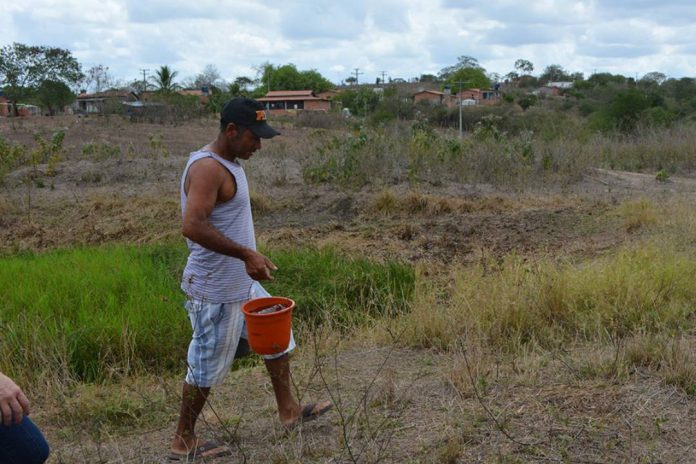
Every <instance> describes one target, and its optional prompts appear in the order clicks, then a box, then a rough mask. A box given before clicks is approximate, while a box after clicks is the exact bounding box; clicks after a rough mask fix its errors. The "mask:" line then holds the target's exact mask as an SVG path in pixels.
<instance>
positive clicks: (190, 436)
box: [171, 382, 210, 454]
mask: <svg viewBox="0 0 696 464" xmlns="http://www.w3.org/2000/svg"><path fill="white" fill-rule="evenodd" d="M209 393H210V388H205V387H196V386H194V385H189V384H188V383H186V382H184V386H183V388H182V392H181V409H180V410H179V422H178V423H177V426H176V435H175V436H174V440H173V441H172V446H171V448H172V451H174V452H177V453H182V454H187V453H188V452H189V451H191V450H192V449H193V448H195V447H196V446H198V444H197V441H196V433H195V428H196V420H197V419H198V416H199V415H200V413H201V411H202V410H203V406H205V401H206V400H207V399H208V394H209Z"/></svg>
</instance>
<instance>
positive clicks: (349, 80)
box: [344, 76, 358, 85]
mask: <svg viewBox="0 0 696 464" xmlns="http://www.w3.org/2000/svg"><path fill="white" fill-rule="evenodd" d="M344 81H345V83H346V84H348V85H353V84H355V83H356V82H357V81H358V80H357V79H356V78H355V76H348V77H346V78H345V79H344Z"/></svg>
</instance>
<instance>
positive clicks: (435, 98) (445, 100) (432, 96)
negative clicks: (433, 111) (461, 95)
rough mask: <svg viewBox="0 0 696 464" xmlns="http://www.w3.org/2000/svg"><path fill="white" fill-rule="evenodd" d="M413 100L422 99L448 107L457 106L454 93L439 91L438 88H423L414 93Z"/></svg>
mask: <svg viewBox="0 0 696 464" xmlns="http://www.w3.org/2000/svg"><path fill="white" fill-rule="evenodd" d="M413 101H414V102H415V103H418V102H420V101H427V102H429V103H432V104H433V105H445V106H447V107H448V108H451V107H452V106H456V104H457V103H456V100H455V98H454V97H453V96H452V94H449V93H445V92H438V91H437V90H421V91H420V92H418V93H416V94H414V95H413Z"/></svg>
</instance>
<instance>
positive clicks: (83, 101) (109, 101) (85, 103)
mask: <svg viewBox="0 0 696 464" xmlns="http://www.w3.org/2000/svg"><path fill="white" fill-rule="evenodd" d="M136 100H138V96H137V95H136V94H135V93H134V92H130V91H125V90H109V91H106V92H97V93H84V92H83V93H80V95H78V96H77V99H76V100H75V103H74V104H73V108H74V110H75V112H76V113H81V114H94V113H103V112H104V110H105V109H107V108H109V106H110V105H115V104H119V106H120V104H121V103H125V102H133V101H136Z"/></svg>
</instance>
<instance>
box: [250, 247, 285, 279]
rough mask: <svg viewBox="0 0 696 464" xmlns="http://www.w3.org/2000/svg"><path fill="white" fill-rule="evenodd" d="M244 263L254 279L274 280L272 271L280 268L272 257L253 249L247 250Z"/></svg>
mask: <svg viewBox="0 0 696 464" xmlns="http://www.w3.org/2000/svg"><path fill="white" fill-rule="evenodd" d="M244 264H245V265H246V272H247V274H249V277H251V278H252V279H254V280H273V276H272V275H271V272H272V271H277V270H278V268H277V267H276V265H275V264H273V263H272V262H271V260H270V259H268V258H266V257H265V256H264V255H262V254H261V253H259V252H258V251H254V250H251V249H249V250H246V253H245V255H244Z"/></svg>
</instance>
